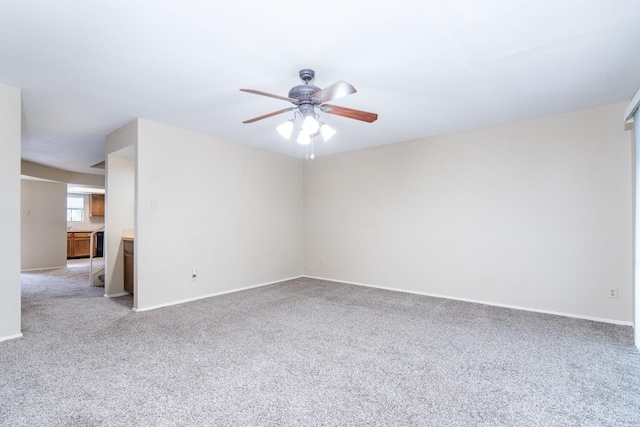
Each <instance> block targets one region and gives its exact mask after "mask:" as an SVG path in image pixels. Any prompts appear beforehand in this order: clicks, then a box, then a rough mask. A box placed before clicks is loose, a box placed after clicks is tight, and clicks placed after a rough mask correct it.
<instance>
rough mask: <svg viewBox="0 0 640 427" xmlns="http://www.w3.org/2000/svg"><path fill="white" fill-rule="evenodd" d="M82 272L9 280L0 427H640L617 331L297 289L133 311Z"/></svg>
mask: <svg viewBox="0 0 640 427" xmlns="http://www.w3.org/2000/svg"><path fill="white" fill-rule="evenodd" d="M83 269H84V271H83ZM87 273H88V271H87V268H86V267H84V268H82V267H79V268H73V267H70V268H65V269H60V270H55V271H49V272H33V273H25V274H23V275H22V281H23V333H24V338H22V339H17V340H11V341H6V342H2V343H0V367H1V368H2V369H0V425H3V426H49V425H51V426H76V425H77V426H134V425H135V426H138V425H145V426H195V425H198V426H200V425H210V426H372V425H373V426H376V425H378V426H478V425H480V426H638V425H640V356H639V355H638V352H637V351H636V350H635V348H634V347H633V344H632V331H631V328H630V327H624V326H614V325H609V324H602V323H596V322H590V321H585V320H577V319H570V318H563V317H558V316H551V315H543V314H536V313H528V312H521V311H514V310H508V309H502V308H496V307H488V306H483V305H478V304H471V303H463V302H456V301H449V300H443V299H437V298H428V297H422V296H417V295H410V294H402V293H394V292H389V291H383V290H376V289H369V288H363V287H357V286H349V285H341V284H336V283H330V282H322V281H317V280H310V279H299V280H293V281H288V282H284V283H281V284H277V285H272V286H267V287H262V288H258V289H254V290H250V291H244V292H239V293H235V294H228V295H224V296H220V297H215V298H210V299H206V300H200V301H196V302H192V303H188V304H182V305H178V306H173V307H167V308H163V309H159V310H154V311H149V312H142V313H135V312H132V311H131V309H130V308H131V297H121V298H114V299H108V298H104V297H103V296H102V292H103V289H102V288H92V287H89V286H87V285H86V282H85V281H84V277H85V275H86V274H87Z"/></svg>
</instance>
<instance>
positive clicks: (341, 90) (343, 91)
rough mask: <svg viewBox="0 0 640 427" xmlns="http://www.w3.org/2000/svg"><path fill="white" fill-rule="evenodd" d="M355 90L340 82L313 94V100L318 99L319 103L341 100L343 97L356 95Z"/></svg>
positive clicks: (349, 85)
mask: <svg viewBox="0 0 640 427" xmlns="http://www.w3.org/2000/svg"><path fill="white" fill-rule="evenodd" d="M356 92H357V91H356V88H355V87H353V86H352V85H351V84H349V83H347V82H343V81H342V80H340V81H339V82H337V83H334V84H332V85H331V86H327V87H325V88H324V89H322V90H320V91H318V92H316V93H314V94H313V97H314V98H318V99H319V100H320V103H321V104H322V103H324V102H327V101H332V100H334V99H338V98H342V97H343V96H347V95H351V94H352V93H356Z"/></svg>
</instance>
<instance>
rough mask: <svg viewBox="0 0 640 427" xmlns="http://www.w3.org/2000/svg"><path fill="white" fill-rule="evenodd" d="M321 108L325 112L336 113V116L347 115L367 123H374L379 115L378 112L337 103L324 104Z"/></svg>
mask: <svg viewBox="0 0 640 427" xmlns="http://www.w3.org/2000/svg"><path fill="white" fill-rule="evenodd" d="M320 110H321V111H323V112H325V113H329V114H335V115H336V116H342V117H347V118H349V119H356V120H361V121H363V122H367V123H373V122H375V121H376V120H378V115H377V114H376V113H367V112H366V111H361V110H354V109H353V108H345V107H338V106H337V105H329V104H323V105H321V106H320Z"/></svg>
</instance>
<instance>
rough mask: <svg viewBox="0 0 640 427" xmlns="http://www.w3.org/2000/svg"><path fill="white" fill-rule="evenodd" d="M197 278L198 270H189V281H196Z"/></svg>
mask: <svg viewBox="0 0 640 427" xmlns="http://www.w3.org/2000/svg"><path fill="white" fill-rule="evenodd" d="M197 278H198V270H196V269H195V268H194V269H193V270H191V280H196V279H197Z"/></svg>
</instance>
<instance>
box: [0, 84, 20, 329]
mask: <svg viewBox="0 0 640 427" xmlns="http://www.w3.org/2000/svg"><path fill="white" fill-rule="evenodd" d="M21 105H22V100H21V93H20V89H18V88H16V87H13V86H7V85H4V84H0V188H1V189H2V190H1V191H0V242H2V245H1V247H2V249H0V251H2V252H1V256H0V295H2V298H0V341H2V340H5V339H10V338H17V337H20V336H22V333H21V332H20V314H21V313H20V211H19V209H18V207H19V206H20V128H21V109H22V107H21Z"/></svg>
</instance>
